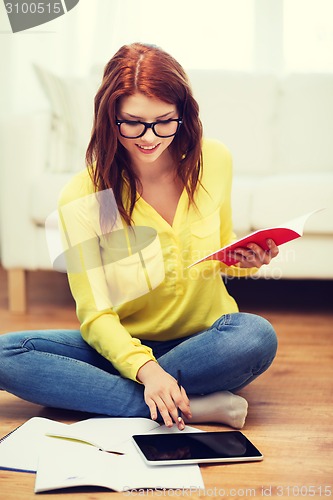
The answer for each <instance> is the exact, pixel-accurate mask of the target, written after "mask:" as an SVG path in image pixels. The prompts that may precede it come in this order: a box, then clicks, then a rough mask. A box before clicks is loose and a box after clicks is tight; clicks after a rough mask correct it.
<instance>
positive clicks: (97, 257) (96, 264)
mask: <svg viewBox="0 0 333 500" xmlns="http://www.w3.org/2000/svg"><path fill="white" fill-rule="evenodd" d="M201 182H202V186H200V187H199V188H198V190H197V193H196V197H195V201H196V207H195V206H193V205H191V206H190V207H189V205H188V196H187V193H186V190H184V191H183V192H182V194H181V197H180V199H179V202H178V206H177V209H176V213H175V217H174V220H173V223H172V226H170V225H169V224H168V223H167V222H166V221H165V220H164V219H163V218H162V217H161V216H160V215H159V214H158V213H157V212H156V211H155V210H154V208H152V206H150V205H149V204H148V203H147V202H145V200H144V199H143V198H139V199H138V200H137V202H136V205H135V208H134V211H133V215H132V218H133V222H134V226H133V228H134V230H132V229H130V228H128V227H124V226H123V223H122V220H121V218H120V217H119V216H118V217H117V219H116V222H115V225H114V226H113V230H112V231H110V232H107V231H105V230H104V231H102V229H101V225H100V217H99V207H100V206H101V204H103V202H104V201H105V200H107V201H108V205H107V206H108V207H109V209H110V210H112V207H113V208H114V204H113V205H112V191H111V190H107V192H103V193H102V194H100V197H99V198H98V197H97V195H96V194H95V193H94V187H93V184H92V182H91V179H90V176H89V172H88V170H85V171H83V172H80V173H79V174H77V175H76V176H74V177H73V178H72V180H71V181H70V182H69V183H68V185H67V186H66V187H65V188H64V190H63V192H62V193H61V196H60V201H59V214H60V220H61V223H62V227H63V240H64V244H65V249H66V252H65V253H66V260H67V266H68V278H69V283H70V288H71V291H72V294H73V297H74V299H75V301H76V305H77V315H78V319H79V321H80V324H81V333H82V336H83V338H84V339H85V340H86V342H87V343H88V344H90V345H91V346H92V347H93V348H95V349H96V350H97V351H98V352H99V353H100V354H101V355H102V356H104V357H105V358H107V359H108V360H109V361H110V362H111V363H112V364H113V365H114V366H115V368H116V369H117V370H119V372H120V373H121V375H122V376H124V377H127V378H130V379H132V380H136V375H137V372H138V370H139V368H140V367H141V366H142V365H144V364H145V363H146V362H147V361H149V360H155V358H154V355H153V353H152V351H151V349H150V348H148V347H147V346H145V345H144V341H145V339H150V340H162V341H163V340H169V339H175V338H180V337H184V336H187V335H191V334H193V333H196V332H199V331H201V330H204V329H206V328H207V327H209V326H211V325H212V323H213V322H214V321H215V320H216V319H218V318H219V317H220V316H221V315H223V314H226V313H232V312H236V311H237V310H238V308H237V304H236V302H235V300H234V299H233V298H232V297H231V296H230V295H229V294H228V292H227V290H226V288H225V285H224V283H223V280H222V279H221V272H222V273H224V274H228V275H230V274H235V273H237V275H238V276H241V275H246V274H249V273H253V271H256V269H252V270H241V269H239V268H237V267H227V266H224V265H223V264H221V263H220V262H217V261H205V262H202V263H199V264H197V265H195V266H193V267H188V266H189V265H190V264H191V263H193V262H195V261H197V260H198V259H200V258H201V257H204V256H205V255H207V254H210V253H212V252H214V251H215V250H217V249H218V248H220V247H222V246H225V245H227V244H228V243H230V242H231V241H232V240H234V239H235V234H234V233H233V230H232V219H231V206H230V195H231V182H232V161H231V156H230V153H229V151H228V150H227V149H226V148H225V146H224V145H222V144H221V143H219V142H218V141H212V140H209V141H208V140H205V141H204V143H203V170H202V179H201ZM104 195H105V197H106V198H105V200H103V196H104ZM101 197H102V198H101ZM110 207H111V208H110Z"/></svg>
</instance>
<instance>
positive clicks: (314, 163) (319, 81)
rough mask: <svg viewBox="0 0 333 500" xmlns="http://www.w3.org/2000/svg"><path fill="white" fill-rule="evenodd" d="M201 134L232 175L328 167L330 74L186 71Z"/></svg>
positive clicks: (332, 107) (332, 103)
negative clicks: (225, 158) (228, 162)
mask: <svg viewBox="0 0 333 500" xmlns="http://www.w3.org/2000/svg"><path fill="white" fill-rule="evenodd" d="M188 74H189V77H190V80H191V83H192V88H193V93H194V96H195V98H196V99H197V100H198V102H199V106H200V114H201V118H202V121H203V124H204V133H205V135H206V136H209V137H214V138H217V139H219V140H221V141H222V142H224V143H225V144H226V146H227V147H228V148H229V149H230V150H231V152H232V155H233V159H234V171H235V173H236V174H250V175H252V174H257V175H259V176H260V175H261V174H272V173H282V172H290V173H293V172H295V173H296V172H314V171H318V170H320V171H333V154H332V138H333V75H329V74H327V75H325V74H293V75H290V76H288V77H285V78H278V77H276V76H273V75H268V74H258V73H257V74H255V73H253V74H250V73H241V72H226V71H215V70H192V71H189V72H188Z"/></svg>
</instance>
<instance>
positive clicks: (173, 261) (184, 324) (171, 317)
mask: <svg viewBox="0 0 333 500" xmlns="http://www.w3.org/2000/svg"><path fill="white" fill-rule="evenodd" d="M87 164H88V168H87V169H86V170H85V171H83V172H81V173H79V174H78V175H76V176H75V177H74V178H73V179H72V180H71V182H70V183H69V184H68V185H67V186H66V188H65V189H64V191H63V193H62V195H61V197H60V204H59V214H60V221H61V225H62V231H63V239H64V241H65V252H64V255H65V257H66V262H67V270H68V276H69V283H70V287H71V291H72V294H73V296H74V298H75V301H76V304H77V315H78V318H79V321H80V324H81V328H80V331H72V330H70V331H68V330H67V331H63V330H57V331H37V332H34V331H31V332H18V333H11V334H7V335H4V336H1V337H0V343H1V362H0V387H2V388H3V389H5V390H7V391H9V392H12V393H13V394H16V395H17V396H19V397H22V398H24V399H27V400H29V401H32V402H35V403H39V404H42V405H47V406H53V407H61V408H68V409H74V410H82V411H87V412H93V413H98V414H105V415H111V416H124V417H129V416H133V417H149V416H150V417H151V418H152V419H161V420H162V421H163V422H164V423H165V424H166V425H167V426H172V425H173V423H176V425H177V426H178V428H179V429H183V428H184V422H189V421H191V422H192V423H200V422H215V423H224V424H227V425H230V426H232V427H235V428H241V427H242V426H243V425H244V422H245V418H246V414H247V402H246V401H245V399H244V398H242V397H240V396H238V395H236V394H235V393H236V392H237V391H239V390H240V389H241V388H242V387H244V386H245V385H247V384H249V383H250V382H252V381H253V380H254V379H255V378H256V377H257V376H258V375H260V374H261V373H263V372H264V371H265V370H266V369H267V368H268V367H269V366H270V364H271V363H272V361H273V359H274V357H275V354H276V347H277V341H276V334H275V332H274V330H273V328H272V326H271V325H270V324H269V323H268V322H267V321H266V320H265V319H263V318H261V317H259V316H256V315H252V314H244V313H239V312H238V308H237V305H236V303H235V301H234V299H233V298H232V297H231V296H230V295H229V294H228V292H227V290H226V288H225V286H224V283H223V280H222V279H221V272H223V273H225V274H229V275H230V274H231V275H237V276H241V275H248V274H251V273H253V272H256V271H257V269H258V268H260V267H261V266H262V265H263V264H268V263H269V262H270V260H271V259H272V258H273V257H275V256H276V255H277V253H278V249H277V247H276V245H275V244H274V242H273V241H268V246H269V248H270V251H269V252H265V251H264V250H263V249H262V248H261V247H259V246H257V245H255V244H253V245H249V247H248V248H239V249H237V251H236V252H235V254H234V255H233V257H234V258H235V259H236V260H237V264H236V265H234V266H231V267H227V266H225V265H223V264H222V263H221V262H219V261H211V260H208V261H205V262H201V263H199V264H196V265H194V266H191V264H193V263H194V262H195V261H197V260H198V259H200V258H202V257H204V256H205V255H208V254H210V253H212V252H213V251H215V250H217V249H218V248H220V247H222V246H225V245H226V244H228V243H229V242H231V241H232V240H233V239H234V238H235V235H234V234H233V232H232V222H231V208H230V192H231V157H230V154H229V152H228V150H227V149H226V148H225V147H224V146H223V145H222V144H220V143H219V142H217V141H208V140H202V127H201V123H200V120H199V116H198V105H197V103H196V101H195V100H194V98H193V95H192V92H191V88H190V85H189V82H188V79H187V76H186V74H185V73H184V70H183V69H182V67H181V66H180V65H179V64H178V63H177V62H176V61H175V60H174V59H173V58H172V57H171V56H170V55H168V54H166V53H165V52H164V51H162V50H161V49H159V48H157V47H155V46H150V45H143V44H138V43H137V44H132V45H129V46H124V47H122V48H121V49H120V50H119V51H118V52H117V53H116V54H115V55H114V57H113V58H112V59H111V60H110V61H109V63H108V64H107V65H106V68H105V72H104V77H103V81H102V84H101V86H100V89H99V90H98V93H97V95H96V99H95V119H94V126H93V131H92V137H91V141H90V144H89V146H88V150H87ZM179 370H181V375H182V381H181V384H180V382H179V381H178V383H177V373H178V372H179ZM180 412H181V415H182V417H180V416H179V415H180Z"/></svg>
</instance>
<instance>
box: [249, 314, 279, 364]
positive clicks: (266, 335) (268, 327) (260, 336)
mask: <svg viewBox="0 0 333 500" xmlns="http://www.w3.org/2000/svg"><path fill="white" fill-rule="evenodd" d="M252 316H253V326H252V332H251V338H252V339H253V343H254V344H255V345H256V347H257V349H258V351H259V352H260V353H261V354H262V356H265V357H270V358H272V359H273V358H274V357H275V355H276V351H277V347H278V339H277V335H276V332H275V329H274V328H273V326H272V324H271V323H270V322H269V321H268V320H267V319H265V318H263V317H262V316H256V315H252Z"/></svg>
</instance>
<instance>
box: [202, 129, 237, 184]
mask: <svg viewBox="0 0 333 500" xmlns="http://www.w3.org/2000/svg"><path fill="white" fill-rule="evenodd" d="M202 159H203V165H202V170H203V176H204V177H205V178H211V177H213V178H215V179H216V176H226V177H229V176H231V174H232V157H231V153H230V151H229V149H228V148H227V147H226V146H225V145H224V144H223V143H222V142H220V141H218V140H217V139H204V140H203V143H202Z"/></svg>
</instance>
